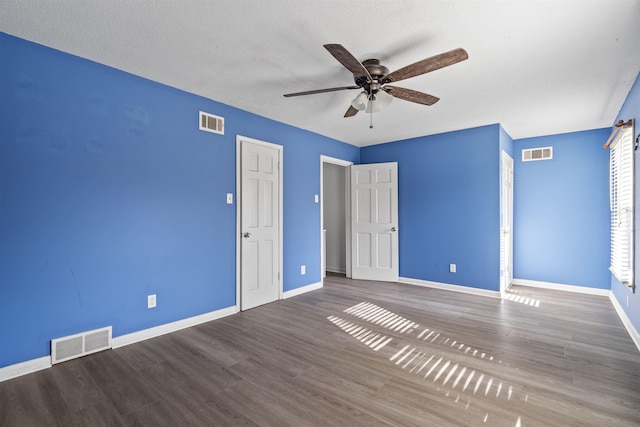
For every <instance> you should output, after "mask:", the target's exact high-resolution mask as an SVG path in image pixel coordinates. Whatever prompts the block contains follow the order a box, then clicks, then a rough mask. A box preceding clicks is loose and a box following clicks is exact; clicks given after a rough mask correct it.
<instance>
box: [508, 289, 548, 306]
mask: <svg viewBox="0 0 640 427" xmlns="http://www.w3.org/2000/svg"><path fill="white" fill-rule="evenodd" d="M502 298H503V299H506V300H507V301H511V302H517V303H518V304H523V305H529V306H531V307H540V300H538V299H535V298H531V297H528V296H525V295H519V292H518V291H513V290H508V291H506V292H505V293H504V295H503V296H502Z"/></svg>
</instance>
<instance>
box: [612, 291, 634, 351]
mask: <svg viewBox="0 0 640 427" xmlns="http://www.w3.org/2000/svg"><path fill="white" fill-rule="evenodd" d="M609 299H610V300H611V304H613V308H615V310H616V313H618V317H620V320H622V324H623V325H624V327H625V328H627V332H629V335H630V336H631V339H632V340H633V342H634V344H635V345H636V347H638V351H640V333H638V331H637V330H636V328H634V327H633V324H632V323H631V319H629V317H628V316H627V313H625V312H624V309H623V308H622V306H621V305H620V303H619V302H618V300H617V299H616V296H615V295H614V294H613V292H611V293H609Z"/></svg>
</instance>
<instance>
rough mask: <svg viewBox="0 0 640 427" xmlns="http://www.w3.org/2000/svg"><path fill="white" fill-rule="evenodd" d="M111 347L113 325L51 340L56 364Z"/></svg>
mask: <svg viewBox="0 0 640 427" xmlns="http://www.w3.org/2000/svg"><path fill="white" fill-rule="evenodd" d="M109 348H111V326H107V327H106V328H102V329H95V330H93V331H87V332H82V333H79V334H76V335H69V336H68V337H62V338H56V339H54V340H51V363H52V364H56V363H60V362H64V361H66V360H70V359H75V358H76V357H81V356H86V355H87V354H91V353H95V352H98V351H101V350H106V349H109Z"/></svg>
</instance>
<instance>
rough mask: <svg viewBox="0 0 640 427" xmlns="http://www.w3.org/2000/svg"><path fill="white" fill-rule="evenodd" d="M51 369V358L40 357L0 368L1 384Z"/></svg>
mask: <svg viewBox="0 0 640 427" xmlns="http://www.w3.org/2000/svg"><path fill="white" fill-rule="evenodd" d="M50 367H51V356H44V357H39V358H37V359H31V360H27V361H26V362H21V363H16V364H15V365H9V366H5V367H4V368H0V382H2V381H7V380H10V379H12V378H16V377H19V376H22V375H27V374H31V373H33V372H37V371H41V370H43V369H47V368H50Z"/></svg>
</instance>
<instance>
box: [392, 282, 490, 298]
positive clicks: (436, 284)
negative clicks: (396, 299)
mask: <svg viewBox="0 0 640 427" xmlns="http://www.w3.org/2000/svg"><path fill="white" fill-rule="evenodd" d="M398 281H399V282H400V283H406V284H408V285H416V286H424V287H427V288H436V289H444V290H445V291H453V292H463V293H465V294H473V295H480V296H483V297H492V298H501V295H500V292H499V291H489V290H487V289H479V288H471V287H469V286H461V285H450V284H448V283H439V282H430V281H428V280H420V279H411V278H409V277H400V278H399V279H398Z"/></svg>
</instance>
